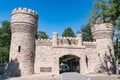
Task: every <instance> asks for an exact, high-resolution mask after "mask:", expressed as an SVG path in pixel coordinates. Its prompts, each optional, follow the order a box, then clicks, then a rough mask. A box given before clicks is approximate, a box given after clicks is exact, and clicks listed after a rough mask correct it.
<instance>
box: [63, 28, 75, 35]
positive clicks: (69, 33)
mask: <svg viewBox="0 0 120 80" xmlns="http://www.w3.org/2000/svg"><path fill="white" fill-rule="evenodd" d="M62 36H63V37H75V34H74V32H73V30H72V29H71V27H68V28H66V29H65V30H64V32H63V33H62Z"/></svg>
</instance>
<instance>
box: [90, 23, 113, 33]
mask: <svg viewBox="0 0 120 80" xmlns="http://www.w3.org/2000/svg"><path fill="white" fill-rule="evenodd" d="M91 30H92V32H95V31H101V30H104V31H105V30H107V31H108V30H112V31H113V25H112V24H111V23H97V24H95V25H93V26H92V27H91Z"/></svg>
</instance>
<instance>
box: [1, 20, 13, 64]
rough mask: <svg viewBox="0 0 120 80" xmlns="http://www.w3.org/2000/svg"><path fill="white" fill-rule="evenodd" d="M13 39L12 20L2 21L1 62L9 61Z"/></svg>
mask: <svg viewBox="0 0 120 80" xmlns="http://www.w3.org/2000/svg"><path fill="white" fill-rule="evenodd" d="M10 40H11V30H10V22H9V21H2V26H1V27H0V62H1V63H7V62H8V61H9V49H10Z"/></svg>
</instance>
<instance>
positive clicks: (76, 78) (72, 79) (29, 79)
mask: <svg viewBox="0 0 120 80" xmlns="http://www.w3.org/2000/svg"><path fill="white" fill-rule="evenodd" d="M61 75H62V78H60V79H59V78H47V77H41V76H40V75H35V76H25V77H18V78H8V79H4V78H0V80H120V78H119V79H118V78H115V77H111V76H110V77H109V76H107V77H89V76H84V75H81V74H79V73H75V72H68V73H62V74H61Z"/></svg>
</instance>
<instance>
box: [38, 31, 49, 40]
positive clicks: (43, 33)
mask: <svg viewBox="0 0 120 80" xmlns="http://www.w3.org/2000/svg"><path fill="white" fill-rule="evenodd" d="M48 38H49V37H48V35H47V34H46V32H44V31H38V32H37V33H36V39H48Z"/></svg>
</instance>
